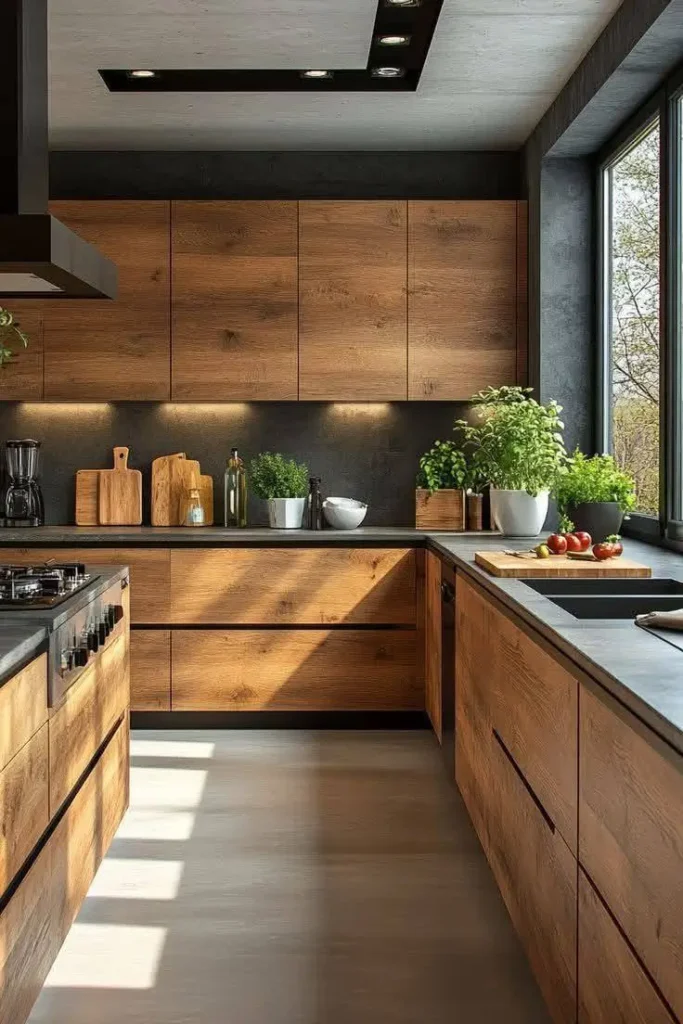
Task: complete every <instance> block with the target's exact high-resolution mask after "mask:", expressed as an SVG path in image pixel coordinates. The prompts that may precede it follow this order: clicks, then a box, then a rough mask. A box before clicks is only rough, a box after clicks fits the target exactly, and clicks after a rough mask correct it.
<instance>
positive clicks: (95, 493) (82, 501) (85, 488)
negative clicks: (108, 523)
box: [76, 469, 100, 526]
mask: <svg viewBox="0 0 683 1024" xmlns="http://www.w3.org/2000/svg"><path fill="white" fill-rule="evenodd" d="M99 512H100V471H99V469H79V470H78V471H77V473H76V526H98V525H99V522H100V518H99Z"/></svg>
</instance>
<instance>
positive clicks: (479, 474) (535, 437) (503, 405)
mask: <svg viewBox="0 0 683 1024" xmlns="http://www.w3.org/2000/svg"><path fill="white" fill-rule="evenodd" d="M472 404H473V405H474V406H475V415H476V422H474V423H470V422H467V421H466V420H458V421H457V422H456V424H455V428H456V430H458V431H459V432H460V436H461V437H462V438H463V440H464V442H465V444H466V446H467V450H468V459H469V460H470V461H471V466H472V468H471V473H472V475H473V477H476V478H477V479H478V480H479V481H481V480H482V479H484V480H486V481H487V482H488V483H490V484H491V486H492V487H497V488H499V489H501V490H509V491H526V492H527V494H530V495H536V494H538V493H539V492H540V491H546V490H550V489H551V488H552V487H553V485H554V483H555V480H556V478H557V476H558V475H559V474H560V473H561V472H562V470H563V468H564V466H565V463H566V459H567V453H566V450H565V447H564V441H563V438H562V430H563V429H564V423H563V422H562V420H561V419H560V413H561V411H562V407H561V406H559V405H558V404H557V402H554V401H551V402H548V404H547V405H541V404H540V403H539V402H537V401H536V400H535V399H533V398H531V389H530V388H520V387H502V388H487V389H486V390H485V391H480V392H479V393H478V394H476V395H474V397H473V399H472Z"/></svg>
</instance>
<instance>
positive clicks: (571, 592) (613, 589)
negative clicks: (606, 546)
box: [524, 577, 683, 603]
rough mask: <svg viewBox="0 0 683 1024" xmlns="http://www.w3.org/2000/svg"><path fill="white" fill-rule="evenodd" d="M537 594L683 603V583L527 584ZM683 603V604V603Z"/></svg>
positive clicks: (590, 581)
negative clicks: (647, 597) (649, 598)
mask: <svg viewBox="0 0 683 1024" xmlns="http://www.w3.org/2000/svg"><path fill="white" fill-rule="evenodd" d="M524 582H525V583H526V585H527V587H531V589H532V590H535V591H536V593H537V594H544V595H545V596H546V597H556V596H560V597H565V596H566V597H583V596H585V597H598V596H605V597H613V596H616V597H626V596H640V595H641V594H642V595H643V596H645V595H648V594H656V595H662V596H664V595H668V594H671V595H675V594H680V595H681V598H682V599H683V583H682V582H680V581H679V580H671V579H657V578H656V577H652V578H651V579H617V580H615V579H577V578H576V577H572V578H571V579H565V580H563V579H552V580H524ZM682 603H683V601H682Z"/></svg>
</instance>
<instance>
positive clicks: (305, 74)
mask: <svg viewBox="0 0 683 1024" xmlns="http://www.w3.org/2000/svg"><path fill="white" fill-rule="evenodd" d="M301 77H302V78H317V79H320V78H332V72H331V71H315V70H314V71H302V72H301Z"/></svg>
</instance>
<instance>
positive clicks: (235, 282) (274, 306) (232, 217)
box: [172, 201, 298, 401]
mask: <svg viewBox="0 0 683 1024" xmlns="http://www.w3.org/2000/svg"><path fill="white" fill-rule="evenodd" d="M172 221H173V229H172V239H173V241H172V253H173V307H172V308H173V360H172V397H173V398H174V399H176V400H179V401H182V400H199V401H201V400H211V401H235V400H240V401H249V400H268V399H270V400H274V401H283V400H285V401H286V400H291V399H296V398H297V330H298V298H297V203H296V202H261V201H256V202H174V203H173V205H172Z"/></svg>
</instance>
